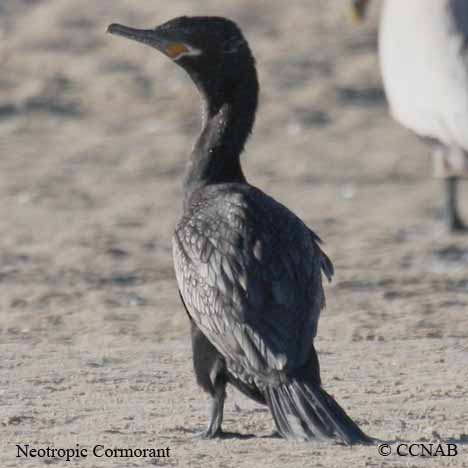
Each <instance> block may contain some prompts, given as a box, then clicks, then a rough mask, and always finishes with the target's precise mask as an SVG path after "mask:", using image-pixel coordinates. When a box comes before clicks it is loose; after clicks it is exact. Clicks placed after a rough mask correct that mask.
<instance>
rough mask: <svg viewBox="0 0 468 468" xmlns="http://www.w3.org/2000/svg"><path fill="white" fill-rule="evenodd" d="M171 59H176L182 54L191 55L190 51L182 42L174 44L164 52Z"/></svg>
mask: <svg viewBox="0 0 468 468" xmlns="http://www.w3.org/2000/svg"><path fill="white" fill-rule="evenodd" d="M164 52H165V53H166V54H167V55H168V56H169V57H170V58H172V59H176V58H177V57H179V56H180V55H182V54H189V53H190V49H189V48H188V47H187V46H186V45H185V44H183V43H182V42H173V43H172V44H169V45H168V46H167V47H166V49H165V51H164Z"/></svg>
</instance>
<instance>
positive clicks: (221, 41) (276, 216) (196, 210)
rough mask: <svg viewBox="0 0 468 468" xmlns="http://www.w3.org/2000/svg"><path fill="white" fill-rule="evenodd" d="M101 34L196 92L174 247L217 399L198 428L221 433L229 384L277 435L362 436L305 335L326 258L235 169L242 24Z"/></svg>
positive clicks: (316, 308) (245, 64) (242, 95)
mask: <svg viewBox="0 0 468 468" xmlns="http://www.w3.org/2000/svg"><path fill="white" fill-rule="evenodd" d="M109 32H111V33H113V34H118V35H120V36H124V37H127V38H129V39H133V40H135V41H138V42H142V43H144V44H147V45H149V46H151V47H154V48H155V49H157V50H159V51H161V52H163V53H164V54H165V55H167V56H168V57H170V58H171V59H172V60H173V61H174V62H175V63H177V64H178V65H180V66H181V67H182V68H184V69H185V70H186V71H187V72H188V74H189V75H190V76H191V78H192V79H193V81H194V82H195V84H196V86H197V87H198V89H199V91H200V93H201V96H202V102H203V127H202V131H201V134H200V136H199V138H198V140H197V142H196V144H195V146H194V149H193V151H192V154H191V157H190V161H189V163H188V167H187V173H186V177H185V183H184V189H185V201H184V213H183V216H182V219H181V220H180V222H179V223H178V225H177V227H176V230H175V234H174V238H173V256H174V266H175V271H176V277H177V283H178V285H179V291H180V296H181V299H182V302H183V304H184V306H185V309H186V311H187V313H188V316H189V318H190V321H191V326H192V346H193V362H194V369H195V374H196V378H197V381H198V383H199V384H200V385H201V387H202V388H203V389H204V390H205V391H207V392H208V393H209V394H210V395H211V396H212V398H213V400H212V411H211V419H210V422H209V426H208V429H207V430H206V432H204V434H203V435H204V436H205V437H207V438H212V437H216V436H220V435H221V434H222V431H221V423H222V419H223V406H224V400H225V397H226V385H227V383H231V384H232V385H234V386H235V387H237V388H238V389H239V390H240V391H241V392H243V393H244V394H246V395H247V396H249V397H250V398H253V399H254V400H256V401H257V402H260V403H263V404H267V405H268V407H269V408H270V410H271V413H272V414H273V418H274V420H275V423H276V426H277V429H278V431H279V433H280V434H281V435H282V436H283V437H287V438H293V439H306V440H308V439H313V438H324V437H327V438H336V439H338V440H341V441H342V442H344V443H346V444H353V443H368V442H370V441H371V439H370V438H369V437H368V436H366V435H365V434H364V433H363V432H362V431H361V430H360V429H359V427H358V426H357V425H356V424H355V423H354V422H353V421H352V420H351V419H350V418H349V417H348V416H347V415H346V413H345V412H344V410H343V409H342V408H341V407H340V406H339V405H338V404H337V403H336V402H335V400H334V399H333V398H332V397H331V396H330V395H328V393H326V392H325V391H324V390H323V389H322V387H321V381H320V370H319V362H318V358H317V354H316V351H315V349H314V344H313V340H314V337H315V335H316V331H317V321H318V319H319V315H320V310H321V309H322V308H323V307H324V305H325V298H324V292H323V288H322V278H321V272H322V271H323V272H324V273H325V275H326V276H327V277H328V278H329V279H330V278H331V276H332V274H333V266H332V263H331V262H330V260H329V259H328V257H327V256H326V255H325V253H324V252H323V251H322V250H321V248H320V246H319V243H320V240H319V238H318V237H317V236H316V235H315V234H314V233H313V232H312V231H311V230H310V229H309V228H308V227H307V226H306V225H305V224H304V223H303V222H302V221H301V220H300V219H299V218H298V217H297V216H296V215H294V214H293V213H292V212H291V211H289V210H288V209H287V208H286V207H285V206H283V205H281V204H280V203H278V202H277V201H275V200H274V199H273V198H271V197H269V196H268V195H266V194H265V193H263V192H262V191H261V190H259V189H258V188H256V187H254V186H252V185H250V184H249V183H248V182H247V180H246V178H245V176H244V173H243V171H242V168H241V164H240V161H239V156H240V154H241V152H242V151H243V149H244V145H245V142H246V140H247V138H248V136H249V134H250V132H251V130H252V127H253V124H254V119H255V112H256V108H257V97H258V81H257V73H256V69H255V62H254V58H253V56H252V53H251V51H250V48H249V46H248V44H247V41H246V40H245V38H244V36H243V35H242V33H241V31H240V30H239V28H238V27H237V26H236V25H235V24H234V23H233V22H232V21H229V20H227V19H224V18H218V17H180V18H176V19H173V20H171V21H169V22H167V23H165V24H163V25H161V26H159V27H157V28H155V29H150V30H140V29H133V28H129V27H126V26H122V25H118V24H113V25H111V26H110V27H109Z"/></svg>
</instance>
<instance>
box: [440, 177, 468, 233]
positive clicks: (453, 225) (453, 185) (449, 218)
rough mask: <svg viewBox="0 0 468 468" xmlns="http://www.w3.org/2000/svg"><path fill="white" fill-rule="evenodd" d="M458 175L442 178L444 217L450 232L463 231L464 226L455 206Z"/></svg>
mask: <svg viewBox="0 0 468 468" xmlns="http://www.w3.org/2000/svg"><path fill="white" fill-rule="evenodd" d="M458 180H459V179H458V177H454V176H451V177H447V178H445V179H444V190H445V209H444V219H445V222H446V225H447V228H448V229H449V231H450V232H456V231H464V230H466V226H465V225H464V224H463V221H462V220H461V218H460V215H459V214H458V207H457V198H458V197H457V185H458Z"/></svg>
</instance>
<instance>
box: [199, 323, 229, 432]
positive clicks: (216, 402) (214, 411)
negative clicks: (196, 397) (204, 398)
mask: <svg viewBox="0 0 468 468" xmlns="http://www.w3.org/2000/svg"><path fill="white" fill-rule="evenodd" d="M191 324H192V349H193V367H194V370H195V375H196V377H197V382H198V385H200V386H201V387H202V388H203V390H205V392H207V393H209V394H210V395H211V397H212V402H211V414H210V423H209V424H208V428H207V429H206V431H204V432H203V433H201V434H200V435H199V437H202V438H204V439H212V438H214V437H221V436H222V430H221V424H222V422H223V410H224V400H225V399H226V385H227V370H226V363H225V361H224V359H223V357H222V356H221V354H220V353H219V351H218V350H217V349H216V348H215V347H214V346H213V345H212V344H211V343H210V342H209V341H208V340H207V338H206V337H205V335H203V333H202V332H201V331H200V329H199V328H198V327H197V326H196V324H195V323H194V322H193V321H192V322H191Z"/></svg>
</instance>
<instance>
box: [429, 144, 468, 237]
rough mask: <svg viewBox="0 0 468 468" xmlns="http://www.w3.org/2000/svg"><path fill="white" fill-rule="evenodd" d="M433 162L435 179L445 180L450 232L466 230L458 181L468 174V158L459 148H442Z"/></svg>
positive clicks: (438, 150) (444, 211) (436, 151)
mask: <svg viewBox="0 0 468 468" xmlns="http://www.w3.org/2000/svg"><path fill="white" fill-rule="evenodd" d="M433 161H434V175H435V177H438V178H442V180H443V190H444V207H443V218H444V222H445V225H446V226H447V229H448V230H449V231H450V232H456V231H462V230H465V229H466V226H465V225H464V223H463V221H462V219H461V217H460V214H459V211H458V181H459V180H460V176H464V175H465V174H466V173H467V170H468V168H467V166H468V159H467V156H466V154H465V153H464V151H462V150H460V149H459V148H448V147H446V146H440V147H438V148H437V149H436V150H435V151H434V154H433Z"/></svg>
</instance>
